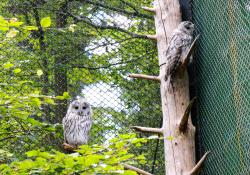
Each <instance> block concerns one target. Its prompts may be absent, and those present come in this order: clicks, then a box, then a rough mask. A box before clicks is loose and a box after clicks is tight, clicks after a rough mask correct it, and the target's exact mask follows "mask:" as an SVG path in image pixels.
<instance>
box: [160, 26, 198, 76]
mask: <svg viewBox="0 0 250 175" xmlns="http://www.w3.org/2000/svg"><path fill="white" fill-rule="evenodd" d="M193 32H194V24H193V23H191V22H189V21H183V22H181V23H180V24H179V25H178V27H177V28H176V29H175V30H174V31H173V33H172V35H171V36H170V38H169V42H168V48H167V51H166V60H167V66H166V74H165V79H166V80H167V79H168V78H169V77H171V76H172V75H174V74H175V73H176V70H177V69H178V68H179V66H180V64H181V61H182V60H181V59H183V58H184V57H185V56H186V54H187V53H188V50H189V48H190V46H191V44H192V40H193Z"/></svg>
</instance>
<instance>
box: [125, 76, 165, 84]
mask: <svg viewBox="0 0 250 175" xmlns="http://www.w3.org/2000/svg"><path fill="white" fill-rule="evenodd" d="M128 77H130V78H141V79H146V80H155V81H159V82H160V81H161V79H160V78H159V77H158V76H152V75H144V74H130V75H128Z"/></svg>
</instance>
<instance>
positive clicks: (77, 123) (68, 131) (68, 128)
mask: <svg viewBox="0 0 250 175" xmlns="http://www.w3.org/2000/svg"><path fill="white" fill-rule="evenodd" d="M91 126H92V110H91V106H90V105H89V103H87V102H86V100H85V99H78V100H75V101H73V102H72V103H71V104H70V106H69V108H68V111H67V114H66V116H65V117H64V118H63V129H64V140H65V142H66V143H68V144H70V145H73V146H80V145H83V144H87V143H88V140H89V131H90V128H91Z"/></svg>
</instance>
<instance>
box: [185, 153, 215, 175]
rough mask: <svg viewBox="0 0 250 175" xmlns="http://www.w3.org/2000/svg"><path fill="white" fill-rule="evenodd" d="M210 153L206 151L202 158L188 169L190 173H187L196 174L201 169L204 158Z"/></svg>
mask: <svg viewBox="0 0 250 175" xmlns="http://www.w3.org/2000/svg"><path fill="white" fill-rule="evenodd" d="M209 153H210V151H208V152H206V153H205V154H204V155H203V156H202V158H201V159H200V160H199V162H198V163H197V164H196V165H195V167H194V168H193V169H192V170H191V171H190V173H189V174H188V175H197V174H198V173H199V171H200V169H201V166H202V164H203V162H204V161H205V160H206V158H207V156H208V154H209Z"/></svg>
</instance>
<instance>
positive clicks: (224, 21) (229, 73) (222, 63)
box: [192, 0, 250, 175]
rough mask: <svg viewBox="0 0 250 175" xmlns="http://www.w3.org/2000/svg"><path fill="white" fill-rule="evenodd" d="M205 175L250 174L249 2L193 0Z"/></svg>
mask: <svg viewBox="0 0 250 175" xmlns="http://www.w3.org/2000/svg"><path fill="white" fill-rule="evenodd" d="M192 6H193V18H194V22H195V24H196V26H197V28H198V30H199V33H200V34H201V38H200V39H199V42H198V45H197V55H196V59H197V65H196V67H197V85H198V120H199V126H200V131H201V132H200V138H201V140H200V141H201V145H202V150H203V151H202V154H203V153H204V152H205V151H209V150H210V151H211V152H212V153H211V155H210V156H209V158H208V160H207V161H206V163H205V168H204V171H203V174H208V175H210V174H213V175H217V174H218V175H222V174H223V175H229V174H230V175H231V174H232V175H233V174H237V175H247V174H250V167H249V165H250V152H249V150H250V144H249V143H250V139H249V138H250V137H249V136H250V125H249V123H250V122H249V121H250V111H249V109H250V108H249V106H250V103H249V99H250V93H249V92H250V86H249V80H250V79H249V75H250V72H249V63H250V49H249V46H250V45H249V36H250V35H249V33H250V23H249V19H250V2H249V1H248V0H236V1H233V0H228V1H224V0H217V1H215V0H212V1H201V0H198V1H193V3H192Z"/></svg>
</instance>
